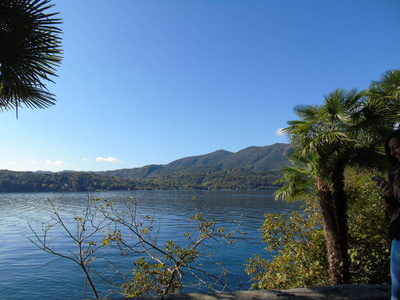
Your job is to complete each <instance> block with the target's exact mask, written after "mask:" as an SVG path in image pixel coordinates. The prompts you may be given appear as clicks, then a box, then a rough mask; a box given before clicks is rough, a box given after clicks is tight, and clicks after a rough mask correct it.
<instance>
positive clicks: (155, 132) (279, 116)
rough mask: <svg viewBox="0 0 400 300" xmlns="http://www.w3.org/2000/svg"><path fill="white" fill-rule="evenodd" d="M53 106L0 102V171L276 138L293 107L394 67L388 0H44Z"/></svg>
mask: <svg viewBox="0 0 400 300" xmlns="http://www.w3.org/2000/svg"><path fill="white" fill-rule="evenodd" d="M52 3H55V4H56V7H55V10H57V11H59V12H60V16H61V18H62V19H63V22H64V23H63V24H62V25H61V28H62V30H63V32H64V33H63V35H62V38H63V48H64V59H63V63H62V66H61V67H60V68H59V69H58V75H59V77H58V78H56V79H55V81H56V84H48V85H47V86H48V88H49V90H50V91H51V92H53V93H55V94H56V96H57V104H56V105H55V106H53V107H51V108H48V109H43V110H31V109H27V108H23V109H20V110H19V118H18V119H16V114H15V111H8V112H0V128H1V131H2V134H1V135H0V144H1V147H0V169H9V170H16V171H35V170H50V171H60V170H77V171H99V170H114V169H121V168H134V167H142V166H144V165H148V164H166V163H169V162H171V161H173V160H176V159H179V158H183V157H187V156H193V155H201V154H206V153H210V152H213V151H216V150H219V149H225V150H228V151H232V152H237V151H239V150H241V149H244V148H246V147H249V146H265V145H271V144H274V143H281V142H284V143H286V142H288V140H287V138H286V137H285V136H279V135H278V134H277V133H276V131H277V130H278V129H279V128H282V127H285V126H286V122H287V121H289V120H295V119H297V118H296V116H295V114H294V113H293V108H294V106H295V105H298V104H322V103H323V97H324V95H326V94H329V93H330V92H331V91H333V90H334V89H336V88H338V87H340V88H346V89H350V88H358V89H360V90H361V89H364V88H367V87H368V85H369V84H370V82H371V81H372V80H378V79H379V78H380V76H381V75H382V74H383V73H384V72H385V71H387V70H390V69H395V68H400V55H399V53H400V18H399V15H400V1H398V0H352V1H348V0H340V1H339V0H338V1H333V0H332V1H321V0H301V1H299V0H273V1H272V0H263V1H261V0H213V1H212V0H202V1H200V0H158V1H154V0H141V1H139V0H118V1H109V0H108V1H105V0H85V1H78V0H53V1H52Z"/></svg>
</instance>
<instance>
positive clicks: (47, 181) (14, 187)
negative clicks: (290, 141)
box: [0, 169, 280, 192]
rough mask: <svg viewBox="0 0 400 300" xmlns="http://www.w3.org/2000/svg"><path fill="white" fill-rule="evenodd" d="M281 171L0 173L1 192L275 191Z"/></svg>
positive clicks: (6, 171) (2, 171) (4, 171)
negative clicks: (128, 175)
mask: <svg viewBox="0 0 400 300" xmlns="http://www.w3.org/2000/svg"><path fill="white" fill-rule="evenodd" d="M279 177H280V174H279V172H278V171H252V170H246V169H235V170H224V171H216V172H201V171H198V172H181V173H179V174H178V175H174V176H159V177H152V178H149V179H141V180H136V179H124V178H120V177H116V176H114V177H108V176H105V175H99V174H96V173H93V172H60V173H36V172H14V171H8V170H1V171H0V192H49V191H54V192H58V191H90V190H97V191H104V190H129V189H130V190H133V189H136V190H149V189H152V190H176V189H200V190H201V189H213V190H219V189H272V188H277V186H274V185H273V184H272V182H273V181H275V180H276V179H278V178H279Z"/></svg>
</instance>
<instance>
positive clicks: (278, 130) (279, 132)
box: [275, 128, 286, 136]
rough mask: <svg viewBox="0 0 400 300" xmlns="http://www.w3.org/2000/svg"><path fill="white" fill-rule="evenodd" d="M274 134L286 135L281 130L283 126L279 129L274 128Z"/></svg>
mask: <svg viewBox="0 0 400 300" xmlns="http://www.w3.org/2000/svg"><path fill="white" fill-rule="evenodd" d="M275 134H276V135H277V136H284V135H286V133H285V132H284V131H283V128H279V129H277V130H275Z"/></svg>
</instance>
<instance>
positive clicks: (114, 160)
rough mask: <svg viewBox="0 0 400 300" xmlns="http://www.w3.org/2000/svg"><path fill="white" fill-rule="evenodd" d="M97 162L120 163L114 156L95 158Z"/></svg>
mask: <svg viewBox="0 0 400 300" xmlns="http://www.w3.org/2000/svg"><path fill="white" fill-rule="evenodd" d="M96 161H97V162H111V163H120V161H119V160H118V159H116V158H115V157H107V158H106V157H100V156H99V157H98V158H96Z"/></svg>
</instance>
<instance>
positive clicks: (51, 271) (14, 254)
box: [0, 191, 301, 300]
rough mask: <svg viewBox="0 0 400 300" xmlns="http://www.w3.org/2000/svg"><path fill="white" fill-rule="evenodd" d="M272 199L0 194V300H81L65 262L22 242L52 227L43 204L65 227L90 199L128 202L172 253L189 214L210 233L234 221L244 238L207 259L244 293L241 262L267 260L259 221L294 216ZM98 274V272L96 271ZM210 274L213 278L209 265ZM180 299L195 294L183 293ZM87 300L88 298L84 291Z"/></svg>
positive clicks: (60, 243) (62, 241)
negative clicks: (208, 220)
mask: <svg viewBox="0 0 400 300" xmlns="http://www.w3.org/2000/svg"><path fill="white" fill-rule="evenodd" d="M272 193H273V191H118V192H111V191H108V192H92V193H91V194H90V195H88V194H87V193H0V265H1V267H2V271H1V272H0V299H22V298H27V299H32V300H33V299H82V298H83V293H84V277H83V273H82V271H81V269H80V268H79V266H78V265H76V264H74V263H72V262H71V261H68V260H65V259H61V260H55V259H56V257H55V256H52V255H50V254H47V253H45V252H44V251H42V250H40V249H38V248H37V247H36V246H35V245H33V244H32V243H31V242H30V241H29V238H34V235H33V233H32V231H31V230H30V228H29V226H28V223H29V224H30V225H31V226H32V227H33V228H34V229H35V230H36V231H37V232H38V233H40V232H41V227H42V224H50V223H51V213H50V209H51V206H50V203H49V201H48V200H49V199H50V200H51V201H52V202H53V203H54V204H55V205H56V206H57V207H59V211H60V213H61V214H62V215H63V217H65V218H66V220H71V221H70V224H69V225H71V226H72V225H74V224H73V222H74V221H73V218H72V213H73V212H78V214H79V212H80V211H82V210H83V208H84V207H85V204H86V201H87V199H88V198H92V197H93V198H97V197H98V198H100V199H108V200H111V201H113V202H115V205H116V207H118V205H119V203H120V202H121V201H122V200H121V199H126V198H127V197H128V196H129V197H133V199H135V201H136V202H137V207H138V211H139V212H140V214H141V215H142V216H146V215H149V216H152V217H154V218H155V219H156V220H157V224H158V226H159V230H160V231H159V234H158V236H159V238H158V240H159V242H161V243H162V242H163V241H166V240H169V239H172V240H174V241H175V242H176V243H177V244H179V245H180V243H182V247H184V246H186V244H184V242H185V240H186V238H185V237H183V234H185V233H186V232H189V231H191V230H192V227H193V225H194V224H193V222H189V218H190V217H192V216H193V215H195V213H196V211H195V209H194V207H196V208H197V209H200V210H203V211H205V210H207V211H209V212H211V213H212V215H213V216H214V218H215V219H216V225H217V227H220V226H222V227H225V228H226V229H227V230H230V229H233V228H235V226H236V223H235V220H238V221H240V222H241V227H240V230H241V231H243V232H246V233H247V235H243V236H238V238H237V239H236V242H235V243H234V244H233V246H230V245H219V244H216V243H214V244H212V248H213V249H212V252H214V254H213V255H212V256H211V258H212V260H213V261H214V262H222V263H223V265H224V266H226V267H227V269H228V287H229V289H230V290H232V291H237V290H246V289H248V288H249V287H250V285H251V283H249V278H248V276H247V274H246V272H245V266H244V264H245V263H246V260H247V258H250V257H252V255H253V254H261V255H262V256H263V257H266V253H265V251H264V250H263V249H264V248H265V246H266V245H265V244H263V243H262V241H261V238H260V232H259V231H258V229H259V228H260V227H261V226H262V222H263V220H264V214H265V213H267V212H268V213H285V214H288V213H290V212H291V211H294V210H299V209H301V203H293V204H288V203H284V202H282V201H275V200H274V198H273V195H272ZM193 197H194V200H192V198H193ZM100 201H101V200H100ZM50 236H51V238H52V245H53V246H54V247H55V248H56V249H60V250H68V249H71V248H73V247H74V244H73V243H72V242H71V240H70V239H68V238H66V237H65V234H64V232H63V231H61V230H60V229H57V228H55V229H54V230H52V231H50ZM111 255H113V254H112V252H111ZM112 259H113V260H115V261H117V262H118V263H119V264H122V265H124V266H125V267H126V266H128V267H130V266H132V261H133V258H132V257H131V256H127V257H123V256H120V255H118V254H117V253H115V254H114V256H113V257H112ZM94 266H95V267H96V264H94ZM101 267H102V266H101V265H99V266H98V267H96V268H101ZM205 268H207V265H206V263H205ZM209 268H210V270H213V268H214V265H212V266H209ZM97 270H98V269H97ZM185 291H186V292H193V291H194V290H191V289H190V288H188V289H185ZM104 293H106V290H104ZM103 296H104V294H103ZM86 297H87V298H91V297H93V295H92V294H91V292H90V290H88V292H87V294H86Z"/></svg>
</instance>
